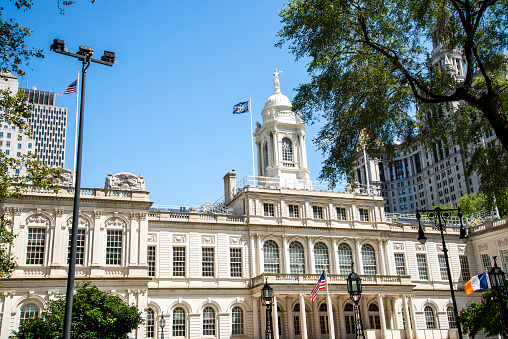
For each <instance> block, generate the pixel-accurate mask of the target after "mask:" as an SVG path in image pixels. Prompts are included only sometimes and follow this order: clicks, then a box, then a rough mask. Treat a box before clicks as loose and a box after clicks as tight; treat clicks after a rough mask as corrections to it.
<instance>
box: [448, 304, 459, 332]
mask: <svg viewBox="0 0 508 339" xmlns="http://www.w3.org/2000/svg"><path fill="white" fill-rule="evenodd" d="M446 317H447V318H448V328H457V322H456V321H455V312H454V311H453V307H452V306H448V307H447V308H446Z"/></svg>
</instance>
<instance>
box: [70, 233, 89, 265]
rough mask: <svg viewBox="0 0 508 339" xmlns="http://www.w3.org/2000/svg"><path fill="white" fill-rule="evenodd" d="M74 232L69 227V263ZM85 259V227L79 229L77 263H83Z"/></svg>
mask: <svg viewBox="0 0 508 339" xmlns="http://www.w3.org/2000/svg"><path fill="white" fill-rule="evenodd" d="M71 244H72V232H71V230H70V229H69V249H68V251H67V263H69V261H70V258H71ZM84 260H85V229H83V228H80V229H78V234H77V239H76V265H83V264H84Z"/></svg>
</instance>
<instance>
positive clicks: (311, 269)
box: [307, 237, 316, 274]
mask: <svg viewBox="0 0 508 339" xmlns="http://www.w3.org/2000/svg"><path fill="white" fill-rule="evenodd" d="M307 248H308V250H309V255H308V257H309V269H308V270H307V272H309V273H310V274H315V273H316V272H315V267H314V250H313V248H312V239H311V237H307Z"/></svg>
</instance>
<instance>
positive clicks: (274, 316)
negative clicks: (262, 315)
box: [272, 295, 279, 339]
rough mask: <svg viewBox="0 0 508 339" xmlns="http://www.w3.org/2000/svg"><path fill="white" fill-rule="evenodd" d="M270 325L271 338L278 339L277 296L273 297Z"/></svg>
mask: <svg viewBox="0 0 508 339" xmlns="http://www.w3.org/2000/svg"><path fill="white" fill-rule="evenodd" d="M272 324H273V337H274V339H279V312H278V311H277V296H276V295H274V296H273V307H272Z"/></svg>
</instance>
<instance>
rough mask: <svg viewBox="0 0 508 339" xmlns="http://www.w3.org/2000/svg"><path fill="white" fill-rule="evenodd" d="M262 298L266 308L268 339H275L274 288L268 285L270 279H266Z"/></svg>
mask: <svg viewBox="0 0 508 339" xmlns="http://www.w3.org/2000/svg"><path fill="white" fill-rule="evenodd" d="M261 297H262V298H263V301H264V305H265V306H266V331H265V333H266V339H273V328H272V305H273V304H272V299H273V288H271V287H270V285H268V278H266V282H265V286H263V288H262V289H261Z"/></svg>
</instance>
